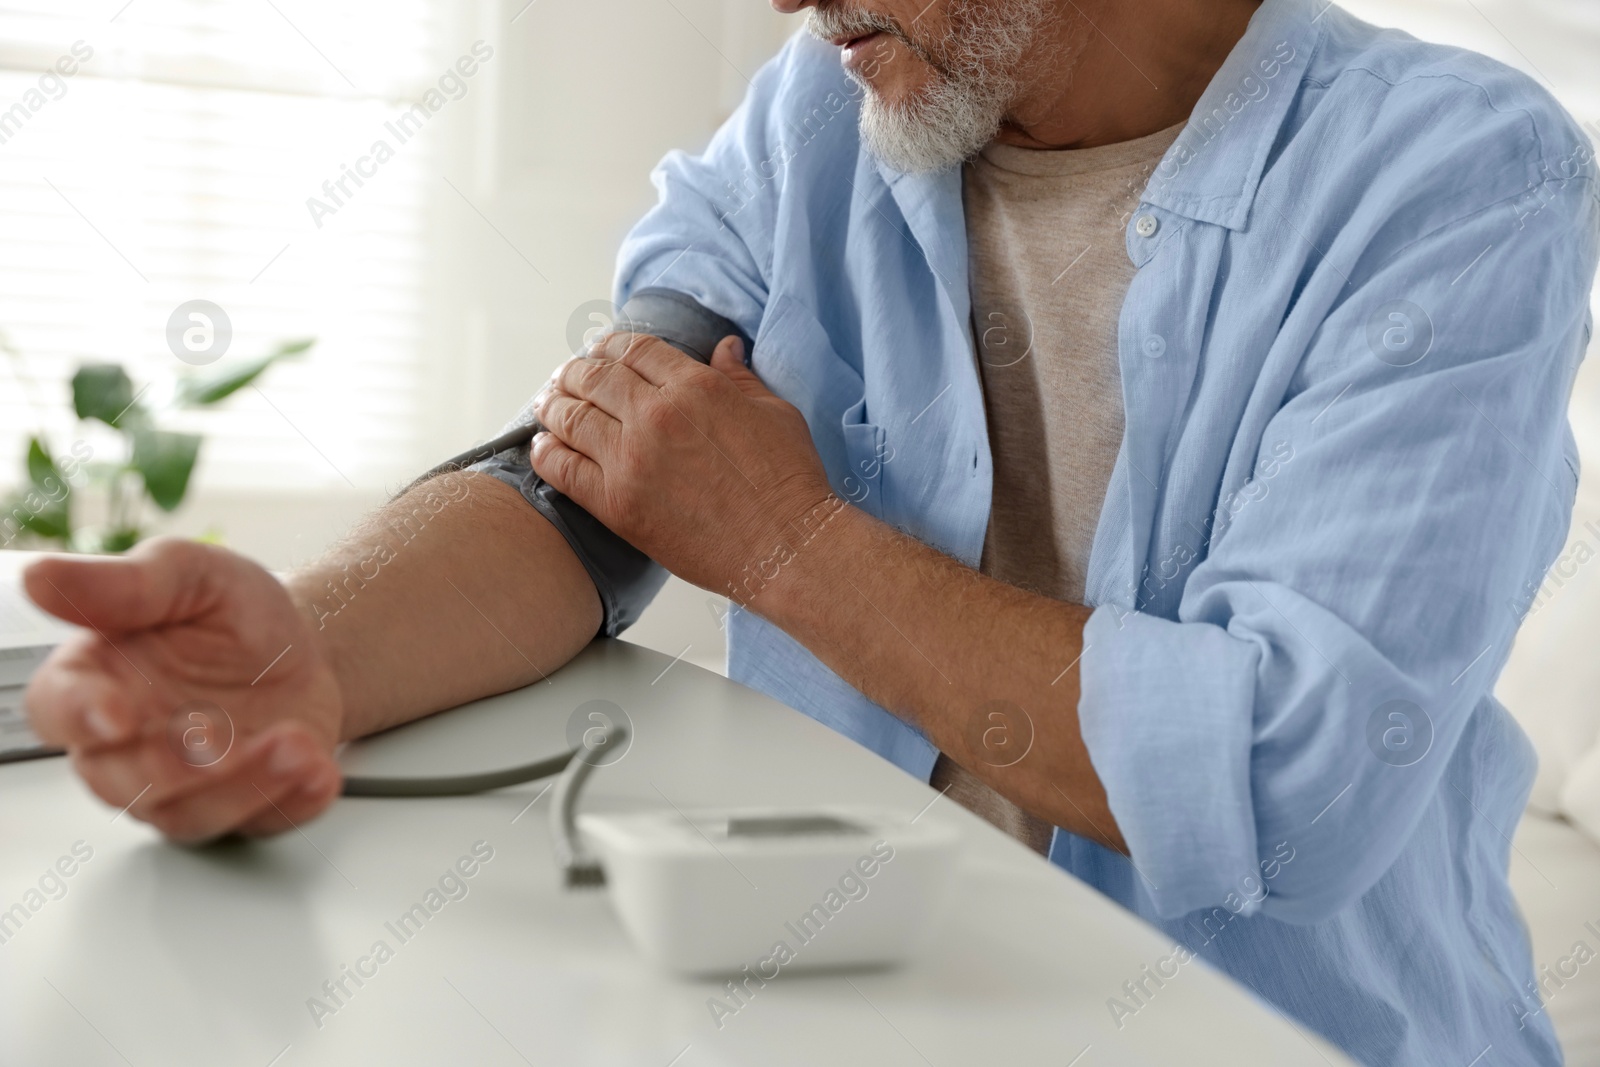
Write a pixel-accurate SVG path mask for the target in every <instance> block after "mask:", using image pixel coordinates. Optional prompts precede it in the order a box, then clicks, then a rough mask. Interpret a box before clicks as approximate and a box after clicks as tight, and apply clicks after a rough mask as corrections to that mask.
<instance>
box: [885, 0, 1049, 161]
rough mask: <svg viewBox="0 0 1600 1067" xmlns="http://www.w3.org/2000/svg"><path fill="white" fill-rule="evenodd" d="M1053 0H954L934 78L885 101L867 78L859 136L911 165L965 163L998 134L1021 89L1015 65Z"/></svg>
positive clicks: (890, 158)
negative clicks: (909, 93) (896, 99)
mask: <svg viewBox="0 0 1600 1067" xmlns="http://www.w3.org/2000/svg"><path fill="white" fill-rule="evenodd" d="M1050 14H1051V7H1050V4H1049V0H989V2H984V0H952V3H951V5H950V10H949V18H950V31H949V33H948V34H947V35H946V37H945V39H944V40H943V41H941V42H940V44H939V47H938V49H937V51H936V52H934V53H933V54H932V55H931V56H930V55H925V56H924V58H928V59H931V60H933V61H934V63H935V66H934V80H933V82H932V84H931V85H929V86H928V87H926V88H924V89H923V90H921V91H920V92H918V93H917V94H915V95H914V96H913V97H912V98H911V99H909V100H907V101H904V102H903V103H900V104H889V103H886V102H885V101H884V100H883V99H882V98H881V97H880V96H878V94H877V93H876V92H875V91H874V90H873V89H872V86H871V85H868V84H866V83H865V82H862V88H863V89H864V90H865V94H864V97H863V100H862V103H861V140H862V143H863V144H865V145H866V148H867V151H869V152H871V153H872V154H873V155H874V156H876V157H877V158H878V159H879V160H881V161H882V162H883V163H885V164H886V165H888V166H889V167H890V168H892V169H894V170H898V171H903V172H906V173H919V172H926V171H940V170H946V169H948V168H950V167H956V166H960V165H961V164H962V163H963V162H965V161H966V160H968V159H971V158H972V157H973V156H975V155H977V154H978V152H979V151H980V150H981V149H982V148H983V146H984V145H986V144H988V143H989V142H990V141H992V140H994V137H995V134H997V133H998V132H999V130H1000V125H1001V123H1002V122H1003V121H1004V120H1005V118H1006V114H1007V112H1008V111H1009V110H1010V108H1011V105H1012V103H1013V102H1014V101H1015V99H1016V97H1017V93H1018V90H1019V85H1018V80H1017V77H1016V74H1015V71H1016V70H1017V69H1018V68H1019V67H1020V65H1021V60H1022V56H1023V53H1024V52H1025V51H1026V50H1027V47H1028V45H1029V44H1030V43H1031V42H1032V40H1033V38H1034V35H1035V34H1036V33H1037V32H1038V30H1039V27H1040V25H1041V24H1042V23H1043V22H1044V21H1045V20H1046V19H1047V18H1049V17H1050Z"/></svg>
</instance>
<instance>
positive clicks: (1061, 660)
mask: <svg viewBox="0 0 1600 1067" xmlns="http://www.w3.org/2000/svg"><path fill="white" fill-rule="evenodd" d="M750 606H751V608H752V609H754V610H756V611H758V612H760V613H761V614H762V615H764V616H766V617H767V618H769V619H771V620H772V621H773V622H775V623H776V624H777V625H779V626H780V627H782V628H783V629H784V630H785V631H786V632H787V633H789V634H790V635H791V636H793V637H795V638H796V639H797V640H799V641H800V642H801V643H802V644H804V645H805V646H806V647H807V648H809V649H810V650H811V651H812V652H813V653H814V654H816V655H817V656H818V657H819V658H820V659H822V660H823V662H825V663H827V664H828V666H830V667H831V668H833V670H834V671H836V672H837V673H838V674H839V675H840V676H841V677H843V678H844V679H845V680H846V681H848V682H850V683H851V684H852V685H854V686H855V687H856V688H857V689H859V690H861V691H862V692H863V693H865V694H866V695H867V696H869V697H870V698H872V699H873V700H874V701H876V702H878V703H879V704H882V705H883V706H884V707H886V708H888V709H889V710H891V711H893V712H894V713H895V714H896V715H899V716H900V717H901V718H903V719H906V720H907V721H909V722H912V723H914V724H916V725H917V726H919V727H921V728H922V729H923V730H924V731H925V732H926V733H927V735H928V737H929V738H930V739H931V740H932V741H933V743H934V744H935V745H937V746H938V747H939V749H940V750H941V751H942V752H944V753H945V754H947V755H948V756H950V758H951V759H953V760H955V762H956V763H958V764H960V765H961V766H962V767H964V768H966V769H967V770H969V771H971V772H973V773H974V774H976V775H977V776H978V777H980V778H981V779H983V780H984V781H985V782H987V783H988V784H989V785H990V786H992V787H993V788H994V789H995V790H996V791H997V792H999V793H1000V794H1001V795H1002V796H1005V797H1007V798H1008V799H1010V800H1011V801H1012V802H1013V803H1015V804H1017V805H1018V806H1019V807H1021V808H1022V809H1023V810H1025V811H1028V812H1030V813H1032V814H1034V815H1037V816H1039V817H1040V818H1043V819H1046V820H1048V821H1049V822H1051V823H1052V824H1054V825H1056V826H1061V827H1064V828H1066V829H1068V830H1072V831H1073V832H1075V833H1079V834H1082V835H1083V836H1085V837H1089V838H1091V839H1094V840H1097V841H1100V842H1101V843H1102V844H1106V845H1108V846H1110V847H1113V848H1117V849H1119V850H1125V847H1126V846H1125V845H1124V843H1123V840H1122V836H1121V833H1120V831H1119V830H1118V828H1117V825H1116V820H1115V819H1114V818H1112V815H1111V811H1110V809H1109V808H1108V807H1107V804H1106V796H1105V790H1104V788H1103V787H1102V786H1101V783H1100V780H1099V777H1098V776H1097V775H1096V774H1095V771H1094V767H1093V765H1092V764H1091V763H1090V761H1089V754H1088V750H1087V749H1086V748H1085V746H1084V743H1083V737H1082V734H1081V732H1080V730H1079V726H1078V661H1079V657H1080V655H1081V654H1082V651H1083V626H1084V623H1085V621H1086V620H1087V619H1088V617H1089V609H1087V608H1084V607H1081V606H1079V605H1075V604H1068V603H1064V602H1061V601H1057V600H1052V599H1050V598H1048V597H1043V596H1038V595H1035V594H1032V593H1028V592H1025V591H1023V590H1021V589H1018V588H1015V587H1013V586H1009V585H1006V584H1004V583H1002V582H998V581H995V580H993V579H991V578H988V577H985V576H983V575H981V574H979V573H978V572H976V571H974V570H972V569H971V568H969V567H965V566H963V565H962V564H960V563H958V562H956V561H955V560H952V559H950V558H949V557H948V556H944V555H942V554H940V553H939V552H936V551H935V550H933V549H931V548H929V547H927V546H926V545H923V544H921V543H920V542H918V541H916V540H914V539H912V538H910V537H907V536H905V535H903V534H900V533H898V532H897V531H895V530H893V529H891V528H890V527H888V526H886V525H884V524H882V523H880V522H877V521H875V520H873V519H872V518H871V517H870V516H867V515H866V514H864V513H863V512H860V511H858V510H856V509H854V508H849V507H841V508H840V510H838V511H837V512H836V513H834V514H833V515H832V517H831V518H829V519H828V520H827V521H826V522H825V523H823V524H822V525H821V526H820V529H819V532H818V533H817V534H816V536H815V537H814V538H813V539H812V540H810V541H809V542H808V543H807V544H805V545H804V546H803V547H801V548H800V549H799V550H798V551H797V552H796V553H795V556H794V559H792V560H791V561H790V562H788V563H786V564H784V566H783V567H782V568H781V569H780V570H779V573H778V575H777V577H776V578H775V579H774V580H773V581H772V582H771V583H770V584H768V585H766V586H764V587H762V588H761V589H760V591H759V592H757V593H756V594H755V596H754V598H753V599H752V601H751V604H750ZM1024 751H1025V753H1026V754H1022V753H1023V752H1024Z"/></svg>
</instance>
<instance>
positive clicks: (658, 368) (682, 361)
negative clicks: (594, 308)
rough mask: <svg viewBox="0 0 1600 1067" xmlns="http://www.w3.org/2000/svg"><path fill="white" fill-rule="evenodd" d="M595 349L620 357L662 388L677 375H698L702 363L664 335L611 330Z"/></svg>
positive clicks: (634, 370) (607, 354) (623, 363)
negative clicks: (656, 335)
mask: <svg viewBox="0 0 1600 1067" xmlns="http://www.w3.org/2000/svg"><path fill="white" fill-rule="evenodd" d="M594 351H595V353H596V354H599V355H603V356H604V357H606V358H608V359H613V360H616V361H617V362H619V363H621V364H622V365H623V366H624V367H627V368H629V369H630V370H632V371H633V372H634V373H635V374H637V375H638V376H639V377H640V378H643V379H644V380H645V381H646V382H649V383H650V384H651V385H654V386H656V387H658V388H659V387H660V386H663V385H666V384H667V383H668V382H669V381H671V380H673V379H675V378H682V377H685V376H692V375H694V374H695V373H696V372H697V371H700V366H701V365H700V364H699V363H697V362H696V361H695V360H692V359H690V358H689V357H688V356H686V355H684V354H683V353H682V352H680V351H678V350H677V349H676V348H673V347H672V346H671V345H669V344H667V342H665V341H663V340H661V338H659V337H652V336H650V335H649V334H643V333H614V334H610V335H609V336H607V337H605V338H604V339H603V340H602V341H601V342H600V343H599V344H598V345H596V346H595V349H594ZM701 373H703V371H702V372H701Z"/></svg>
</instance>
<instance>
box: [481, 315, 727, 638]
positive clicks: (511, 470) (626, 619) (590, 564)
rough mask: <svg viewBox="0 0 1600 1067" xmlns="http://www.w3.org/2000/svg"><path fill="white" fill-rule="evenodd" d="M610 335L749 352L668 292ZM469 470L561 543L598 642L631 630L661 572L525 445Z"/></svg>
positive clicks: (702, 351)
mask: <svg viewBox="0 0 1600 1067" xmlns="http://www.w3.org/2000/svg"><path fill="white" fill-rule="evenodd" d="M613 329H614V330H616V331H619V332H627V333H643V334H650V335H652V336H655V337H659V338H661V339H662V340H663V341H665V342H667V343H668V344H670V345H671V346H672V347H674V348H676V349H678V350H679V351H680V352H683V353H684V354H685V355H687V356H689V357H691V358H693V359H696V360H699V361H700V362H701V363H710V362H711V353H712V352H713V351H715V350H716V347H717V342H718V341H720V340H722V339H723V338H724V337H726V336H728V335H729V334H735V335H737V336H738V337H739V339H740V340H741V341H743V342H744V351H745V359H746V361H748V360H749V358H750V351H751V347H752V345H751V340H750V338H749V336H748V335H747V334H746V333H745V332H744V331H743V330H741V329H739V327H738V326H737V325H735V324H734V323H733V322H731V321H730V320H728V319H725V318H723V317H722V316H721V315H718V314H717V313H715V312H713V311H709V310H707V309H706V308H704V307H702V306H701V305H700V304H699V302H698V301H696V300H694V299H693V298H692V297H688V296H685V295H684V294H682V293H679V292H676V291H675V290H672V289H655V288H651V289H640V290H639V291H638V292H636V293H634V294H633V295H632V296H631V297H630V298H629V299H628V302H627V303H626V304H624V305H623V306H622V309H621V310H620V311H619V312H618V313H617V320H616V323H615V324H614V325H613ZM515 421H516V422H517V423H521V424H524V425H527V424H531V423H533V422H534V421H535V420H534V417H533V414H532V410H531V408H525V409H524V410H523V414H522V415H519V416H518V418H517V420H515ZM467 469H468V470H474V471H483V472H484V473H485V474H490V475H493V476H494V477H496V478H498V479H500V480H501V481H502V482H505V483H506V484H507V485H509V486H511V487H512V488H514V489H516V490H517V491H518V492H519V493H521V494H522V498H523V499H524V500H526V501H527V502H528V503H529V504H531V505H533V508H534V510H535V511H537V512H538V513H539V514H541V515H543V516H544V517H545V518H546V519H548V520H549V521H550V524H551V525H552V526H554V527H555V528H556V529H557V530H558V531H560V533H561V536H562V537H564V538H566V540H567V544H569V545H571V546H572V551H573V552H574V553H576V554H577V557H578V560H579V562H581V563H582V564H583V569H584V570H586V571H588V572H589V577H590V578H591V579H593V581H594V587H595V591H596V592H598V593H599V594H600V605H601V609H602V617H601V620H600V633H599V636H601V637H615V636H617V635H618V634H619V633H621V632H622V631H623V630H626V629H627V628H628V627H629V626H632V625H633V624H634V623H635V622H637V621H638V620H639V616H640V615H641V614H643V613H644V609H645V608H647V607H649V605H650V601H652V600H654V599H655V595H656V594H657V593H659V592H660V591H661V587H662V585H664V584H665V583H666V580H667V572H666V569H665V568H664V567H662V566H661V565H660V564H658V563H656V562H655V561H654V560H652V559H651V558H650V557H649V556H646V555H645V554H644V553H643V552H640V551H639V550H638V549H637V548H634V547H633V546H632V545H630V544H629V543H628V542H626V541H624V540H623V539H622V538H620V537H618V536H617V535H616V534H614V533H612V532H611V531H610V530H609V529H607V528H606V527H605V526H604V525H602V524H601V522H600V520H598V519H596V518H595V517H594V516H593V515H590V514H589V513H588V512H587V511H585V510H583V509H582V508H580V507H579V506H578V505H577V504H574V503H573V502H572V501H571V500H570V499H568V498H567V497H566V496H564V495H563V494H561V493H559V492H557V491H556V490H555V488H554V487H553V486H551V485H550V483H549V482H546V481H545V480H544V479H543V478H541V477H539V476H538V474H536V473H534V470H533V467H532V465H531V464H530V462H529V460H528V446H527V444H522V445H519V446H517V447H515V448H511V449H508V450H506V451H504V452H500V453H497V454H496V455H494V456H491V457H490V458H488V459H485V460H482V461H480V462H478V463H474V464H472V465H471V466H470V467H468V468H467Z"/></svg>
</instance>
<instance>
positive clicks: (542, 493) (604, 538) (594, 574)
mask: <svg viewBox="0 0 1600 1067" xmlns="http://www.w3.org/2000/svg"><path fill="white" fill-rule="evenodd" d="M519 452H520V455H518V454H517V453H512V452H502V453H500V454H499V455H497V456H493V457H491V458H489V459H486V460H484V461H483V462H481V463H474V464H473V465H472V466H470V467H468V468H467V469H468V470H473V471H483V472H484V473H485V474H489V475H492V476H494V477H495V478H498V479H500V480H501V481H502V482H505V483H506V484H507V485H509V486H511V487H512V488H513V489H515V490H517V491H518V492H519V493H521V494H522V498H523V499H524V500H526V501H527V502H528V503H529V504H532V505H533V509H534V510H535V511H537V512H538V513H539V514H541V515H543V516H544V517H545V518H546V519H548V520H550V524H551V525H552V526H554V527H555V528H556V529H557V530H558V531H560V533H561V536H562V537H564V538H566V540H567V544H569V545H571V546H572V551H573V552H574V553H575V554H576V555H577V557H578V562H580V563H582V564H583V569H584V570H586V571H588V572H589V577H590V579H592V580H593V581H594V588H595V592H597V593H599V594H600V608H601V617H600V632H599V633H598V634H597V635H596V636H598V637H616V636H617V635H618V634H620V633H621V632H622V631H623V630H626V629H627V628H628V627H630V626H632V625H633V624H634V623H636V622H638V621H639V616H640V615H642V614H643V613H644V609H645V608H647V607H649V606H650V601H652V600H654V599H655V596H656V594H657V593H659V592H660V591H661V587H662V585H664V584H666V581H667V571H666V568H665V567H663V566H661V565H660V564H659V563H656V562H655V561H654V560H652V559H651V558H650V557H649V556H647V555H645V554H644V553H643V552H640V551H639V550H638V549H637V548H634V547H633V546H632V545H630V544H628V542H626V541H624V540H623V539H622V538H620V537H618V536H617V535H616V534H614V533H612V532H611V531H610V530H609V529H607V528H606V527H605V526H603V525H601V523H600V520H599V519H597V518H595V517H594V516H593V515H590V514H589V513H588V512H587V511H585V510H583V509H582V508H580V507H579V506H578V505H577V504H574V503H573V502H572V500H571V499H569V498H568V497H566V496H564V495H563V494H561V493H558V492H557V491H556V489H555V487H554V486H552V485H551V484H550V483H549V482H547V481H545V480H544V479H543V478H541V477H539V475H537V474H536V473H534V470H533V468H532V467H531V466H529V465H528V459H527V455H528V453H527V449H525V448H524V449H520V450H519Z"/></svg>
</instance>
